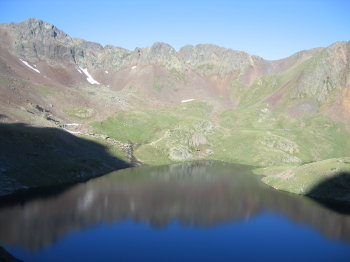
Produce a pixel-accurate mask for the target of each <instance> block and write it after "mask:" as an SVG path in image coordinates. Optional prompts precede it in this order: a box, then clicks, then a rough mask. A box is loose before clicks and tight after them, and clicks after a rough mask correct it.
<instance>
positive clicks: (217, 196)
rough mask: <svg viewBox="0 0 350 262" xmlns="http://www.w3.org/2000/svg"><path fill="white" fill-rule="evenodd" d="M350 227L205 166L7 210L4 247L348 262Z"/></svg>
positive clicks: (59, 257)
mask: <svg viewBox="0 0 350 262" xmlns="http://www.w3.org/2000/svg"><path fill="white" fill-rule="evenodd" d="M349 220H350V219H349V216H347V215H342V214H337V213H334V212H333V211H331V210H328V209H325V208H323V207H322V206H320V205H319V204H317V203H315V202H313V201H311V200H308V199H305V198H301V197H295V196H292V195H289V194H285V193H281V192H277V191H275V190H271V189H270V188H267V187H265V186H264V185H262V184H261V183H259V181H258V179H257V178H256V177H254V176H253V175H251V174H249V168H246V167H242V166H234V165H228V164H221V163H215V162H214V163H213V162H202V163H192V164H186V165H177V166H172V167H159V168H145V169H138V170H124V171H121V172H116V173H114V174H111V175H108V176H106V177H102V178H99V179H96V180H93V181H90V182H88V183H86V184H81V185H78V186H76V187H74V188H72V189H70V190H68V191H66V192H64V193H62V194H60V195H59V196H56V197H50V198H44V199H37V200H32V201H29V202H27V203H26V204H24V205H17V206H12V207H7V208H3V209H1V210H0V222H1V225H0V226H1V231H0V241H1V243H2V245H3V246H4V247H5V248H6V249H7V250H8V251H9V252H10V253H11V254H13V255H14V256H15V257H17V258H20V259H23V260H24V261H51V262H53V261H350V237H349V236H350V233H349V232H350V230H349V229H350V221H349ZM2 223H7V225H4V224H2Z"/></svg>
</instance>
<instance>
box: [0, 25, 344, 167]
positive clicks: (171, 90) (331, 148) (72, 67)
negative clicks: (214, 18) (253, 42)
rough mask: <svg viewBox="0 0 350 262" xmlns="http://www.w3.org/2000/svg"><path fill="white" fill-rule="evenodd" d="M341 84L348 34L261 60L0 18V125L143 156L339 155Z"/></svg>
mask: <svg viewBox="0 0 350 262" xmlns="http://www.w3.org/2000/svg"><path fill="white" fill-rule="evenodd" d="M349 90H350V42H338V43H335V44H333V45H331V46H329V47H327V48H315V49H312V50H306V51H301V52H299V53H297V54H294V55H292V56H290V57H288V58H285V59H282V60H277V61H267V60H264V59H263V58H260V57H257V56H253V55H250V54H247V53H244V52H239V51H234V50H231V49H226V48H221V47H218V46H215V45H197V46H185V47H183V48H181V49H180V50H179V51H176V50H175V49H174V48H172V47H171V46H169V45H168V44H165V43H155V44H154V45H153V46H151V47H147V48H136V49H135V50H133V51H130V50H126V49H123V48H119V47H113V46H104V47H103V46H101V45H100V44H97V43H92V42H88V41H85V40H82V39H77V38H74V37H71V36H69V35H67V34H66V33H64V32H63V31H61V30H59V29H57V28H56V27H55V26H53V25H50V24H48V23H45V22H43V21H40V20H38V19H29V20H27V21H24V22H22V23H11V24H1V25H0V93H1V95H0V112H1V121H2V122H4V123H14V122H21V123H26V124H30V125H34V126H39V127H55V128H60V129H65V130H66V131H68V132H71V133H73V134H74V135H78V136H79V135H85V136H88V137H93V139H94V140H95V141H97V142H99V143H104V144H105V143H106V142H108V141H107V140H106V138H107V137H109V138H108V139H110V141H115V142H113V143H114V145H117V147H118V145H125V144H130V145H133V146H132V152H133V153H134V155H135V156H136V157H137V158H139V159H140V160H141V161H143V162H145V163H148V164H162V163H172V162H176V161H184V160H195V159H216V160H224V161H228V162H239V163H245V164H251V165H257V166H277V165H278V166H281V165H288V166H290V165H293V166H297V165H301V164H304V163H308V162H315V161H320V160H324V159H328V158H339V157H345V156H349V152H350V141H349V139H348V137H349V128H350V126H349V121H350V91H349ZM101 138H105V140H104V141H102V140H101ZM113 154H114V155H115V156H120V154H128V152H126V150H125V148H123V146H121V147H119V148H118V149H117V150H114V153H113ZM123 157H124V156H123ZM124 158H125V157H124ZM4 159H5V158H3V159H0V161H2V162H4V163H6V160H4Z"/></svg>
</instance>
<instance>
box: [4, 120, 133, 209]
mask: <svg viewBox="0 0 350 262" xmlns="http://www.w3.org/2000/svg"><path fill="white" fill-rule="evenodd" d="M4 117H5V116H4V115H0V118H4ZM130 166H131V165H130V164H129V163H127V162H125V161H123V160H121V159H119V158H117V157H115V156H113V155H111V154H110V153H109V152H108V150H107V148H106V147H104V146H103V145H101V144H98V143H96V142H94V141H91V140H88V139H84V138H80V137H76V136H74V135H72V134H70V133H68V132H65V131H63V130H61V129H58V128H43V127H33V126H29V125H27V124H24V123H0V205H4V204H10V203H14V202H17V201H23V199H26V201H27V200H28V199H31V198H36V197H43V196H48V195H56V194H58V193H61V192H62V191H64V190H66V189H67V187H69V185H72V184H73V183H76V182H81V181H86V180H88V179H90V178H92V177H97V176H101V175H103V174H106V173H108V172H111V171H113V170H116V169H121V168H127V167H130ZM57 185H58V186H57ZM14 193H15V194H14Z"/></svg>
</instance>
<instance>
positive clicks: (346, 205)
mask: <svg viewBox="0 0 350 262" xmlns="http://www.w3.org/2000/svg"><path fill="white" fill-rule="evenodd" d="M306 196H308V197H310V198H312V199H314V200H316V201H317V202H320V203H321V204H322V205H324V206H326V207H328V208H330V209H333V210H335V211H337V212H339V213H344V214H350V172H340V173H338V174H335V175H333V176H332V177H330V178H328V179H326V180H324V181H322V182H320V183H319V184H317V185H315V186H314V187H313V188H311V189H310V191H309V192H307V193H306Z"/></svg>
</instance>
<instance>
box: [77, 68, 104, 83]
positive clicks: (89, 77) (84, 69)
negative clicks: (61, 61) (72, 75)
mask: <svg viewBox="0 0 350 262" xmlns="http://www.w3.org/2000/svg"><path fill="white" fill-rule="evenodd" d="M79 69H80V70H81V71H83V72H84V74H85V75H86V76H87V77H86V80H87V81H88V82H89V83H90V84H92V85H95V84H96V85H99V84H100V83H99V82H97V81H96V80H95V79H94V78H93V77H92V76H91V75H90V74H89V72H88V70H87V68H81V67H80V66H79Z"/></svg>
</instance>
